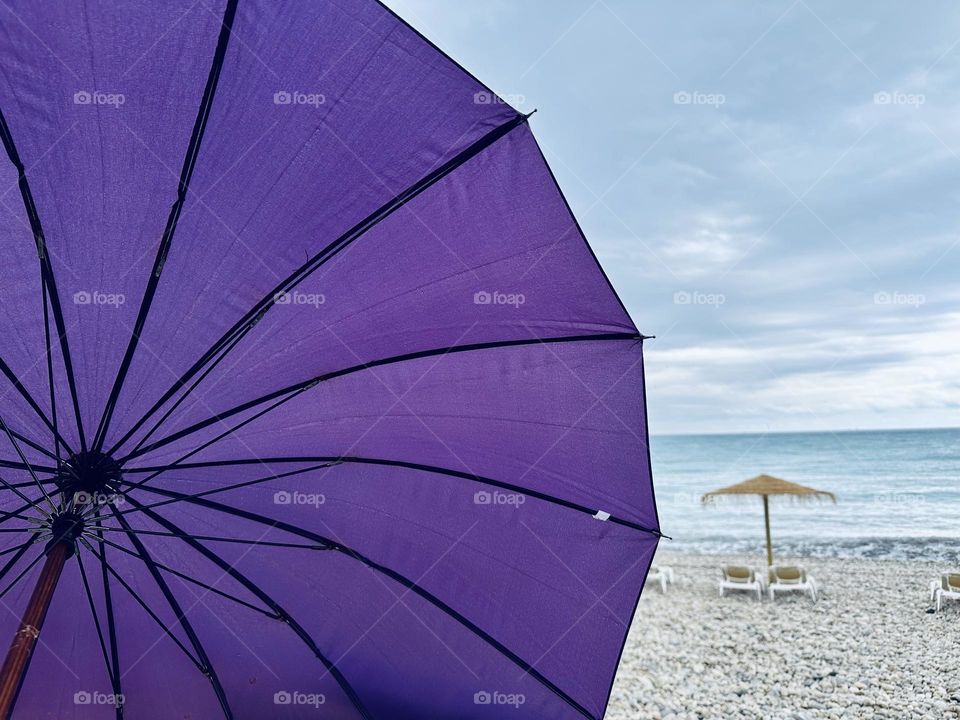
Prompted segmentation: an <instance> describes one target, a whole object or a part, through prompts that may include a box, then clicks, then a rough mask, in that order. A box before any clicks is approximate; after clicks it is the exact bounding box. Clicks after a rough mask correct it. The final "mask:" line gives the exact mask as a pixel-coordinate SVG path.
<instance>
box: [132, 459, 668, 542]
mask: <svg viewBox="0 0 960 720" xmlns="http://www.w3.org/2000/svg"><path fill="white" fill-rule="evenodd" d="M291 462H295V463H301V462H312V463H323V464H319V465H311V466H310V467H306V468H300V469H298V470H291V471H290V472H287V473H278V474H275V475H270V476H266V477H262V478H257V479H256V480H248V481H246V482H242V483H237V484H235V485H226V486H223V487H217V488H214V489H213V490H205V491H203V492H199V493H192V494H189V495H188V497H191V498H196V497H206V496H208V495H215V494H217V493H222V492H228V491H230V490H236V489H239V488H243V487H246V486H249V485H256V484H259V483H264V482H268V481H270V480H276V479H280V478H284V477H289V476H291V475H298V474H302V473H306V472H310V471H313V470H322V469H324V468H327V467H333V466H334V465H340V464H344V465H347V464H357V465H377V466H384V467H398V468H406V469H408V470H417V471H422V472H427V473H433V474H436V475H445V476H448V477H452V478H458V479H461V480H467V481H470V482H475V483H478V484H481V485H489V486H491V487H497V488H500V489H502V490H506V491H508V492H512V493H517V494H520V495H527V496H529V497H534V498H537V499H538V500H542V501H544V502H547V503H550V504H552V505H559V506H562V507H565V508H568V509H570V510H574V511H576V512H580V513H584V514H587V515H590V516H591V517H593V516H595V515H596V514H597V512H599V511H600V509H601V508H589V507H586V506H585V505H581V504H579V503H575V502H572V501H570V500H564V499H563V498H559V497H556V496H554V495H550V494H549V493H544V492H540V491H539V490H531V489H529V488H525V487H523V486H520V485H514V484H512V483H508V482H505V481H503V480H495V479H493V478H489V477H484V476H483V475H474V474H472V473H468V472H463V471H461V470H454V469H452V468H445V467H440V466H438V465H426V464H423V463H415V462H408V461H406V460H390V459H386V458H374V457H359V456H350V455H347V456H341V457H335V456H332V455H331V456H326V457H324V456H313V457H291V458H263V459H249V460H238V461H230V460H217V461H212V462H209V463H189V464H186V465H179V466H177V467H176V468H174V469H180V470H186V469H190V468H196V467H222V466H229V465H260V464H269V463H291ZM167 469H168V468H166V467H154V468H131V469H130V470H128V471H127V472H128V473H132V472H145V471H147V470H150V471H158V472H163V471H165V470H167ZM126 484H129V485H131V489H135V488H136V487H139V486H140V483H126ZM177 502H183V501H182V500H178V499H170V500H161V501H158V502H156V503H151V504H150V505H148V506H147V507H151V508H152V507H161V506H163V505H170V504H172V503H177ZM122 512H123V513H124V514H129V513H131V512H136V510H135V509H134V510H124V511H122ZM607 522H610V523H614V524H616V525H622V526H624V527H629V528H632V529H634V530H638V531H640V532H643V533H647V534H650V535H655V536H657V537H664V535H663V533H661V532H660V531H659V530H657V529H654V528H649V527H645V526H643V525H641V524H639V523H636V522H633V521H632V520H627V519H624V518H619V517H616V516H614V515H611V516H610V517H609V518H608V519H607Z"/></svg>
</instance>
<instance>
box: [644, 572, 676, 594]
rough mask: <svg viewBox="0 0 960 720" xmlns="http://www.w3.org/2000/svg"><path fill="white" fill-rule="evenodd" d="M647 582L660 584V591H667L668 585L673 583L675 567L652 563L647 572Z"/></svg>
mask: <svg viewBox="0 0 960 720" xmlns="http://www.w3.org/2000/svg"><path fill="white" fill-rule="evenodd" d="M647 582H650V583H655V584H657V585H659V586H660V592H663V593H665V592H666V591H667V585H673V568H671V567H668V566H667V565H651V566H650V572H649V573H647Z"/></svg>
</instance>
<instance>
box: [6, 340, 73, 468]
mask: <svg viewBox="0 0 960 720" xmlns="http://www.w3.org/2000/svg"><path fill="white" fill-rule="evenodd" d="M0 372H2V373H3V374H4V375H5V376H6V378H7V379H8V380H9V381H10V383H11V384H12V385H13V387H14V388H15V389H16V391H17V392H18V393H20V395H21V396H22V397H23V399H24V400H26V401H27V404H28V405H29V406H30V407H31V409H32V410H33V411H34V412H35V413H36V414H37V416H38V417H39V418H40V420H41V421H42V422H43V424H44V425H46V427H47V428H48V429H49V430H50V431H52V432H57V429H56V427H55V426H54V424H53V423H52V422H50V419H49V418H48V417H47V416H46V413H44V412H43V408H41V407H40V406H39V405H38V404H37V401H36V400H34V399H33V396H32V395H31V394H30V391H29V390H27V388H26V387H24V385H23V383H22V382H20V378H18V377H17V375H16V373H14V372H13V370H12V369H11V368H10V366H9V365H7V363H6V362H4V360H3V358H0ZM18 437H19V436H18ZM59 437H60V442H61V444H63V445H64V447H67V449H68V450H70V448H69V447H68V446H67V443H66V440H64V438H63V436H62V435H60V436H59ZM20 439H21V440H26V439H25V438H23V437H21V438H20ZM28 444H30V446H31V447H34V448H35V449H37V450H40V452H43V453H45V454H46V455H49V456H50V457H51V458H55V457H56V455H54V454H52V453H51V452H50V451H49V450H47V449H46V448H41V447H39V446H36V445H34V444H33V443H28ZM71 452H72V451H71Z"/></svg>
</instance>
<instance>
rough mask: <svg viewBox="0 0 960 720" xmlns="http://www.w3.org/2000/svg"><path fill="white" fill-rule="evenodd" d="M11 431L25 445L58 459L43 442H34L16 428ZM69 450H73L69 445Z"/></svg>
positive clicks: (52, 458)
mask: <svg viewBox="0 0 960 720" xmlns="http://www.w3.org/2000/svg"><path fill="white" fill-rule="evenodd" d="M10 433H11V434H12V435H13V436H14V437H15V438H16V439H17V440H19V441H20V442H22V443H23V444H24V445H27V446H29V447H31V448H33V449H34V450H36V451H37V452H39V453H42V454H43V455H46V456H47V457H48V458H50V459H51V460H56V459H57V456H56V455H54V454H53V453H52V452H50V451H49V450H47V449H46V448H45V447H44V446H43V445H41V444H39V443H37V442H34V441H33V440H31V439H30V438H28V437H26V436H25V435H22V434H21V433H18V432H16V431H15V430H11V431H10ZM67 450H68V451H70V452H73V451H72V450H70V448H69V447H67ZM24 469H26V468H24Z"/></svg>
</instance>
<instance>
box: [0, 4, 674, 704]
mask: <svg viewBox="0 0 960 720" xmlns="http://www.w3.org/2000/svg"><path fill="white" fill-rule="evenodd" d="M4 12H5V13H6V19H7V22H6V23H5V32H4V37H3V40H2V41H0V62H2V66H3V68H4V73H3V75H2V77H0V136H2V141H3V147H4V151H5V154H4V156H3V161H2V162H0V187H2V191H3V195H2V196H0V197H2V203H0V214H2V216H3V218H2V222H0V252H2V254H3V257H2V262H0V276H2V277H0V308H2V309H3V311H2V312H0V336H2V337H3V343H2V346H0V373H2V375H3V378H2V379H0V380H2V382H3V386H2V388H0V393H2V395H0V429H2V433H0V563H2V567H0V602H2V604H3V605H4V606H5V607H6V608H7V610H8V612H4V613H0V637H2V636H3V634H5V635H6V636H7V637H15V641H14V644H13V647H12V648H11V652H10V653H9V654H8V657H7V661H6V663H5V664H4V667H3V670H2V671H0V709H4V710H6V709H8V708H9V707H10V705H11V704H13V703H14V701H15V703H16V704H15V709H14V716H15V717H23V718H54V717H57V718H71V717H76V718H86V717H108V716H116V717H121V716H126V717H133V718H148V719H149V718H170V717H194V718H214V717H227V718H233V717H236V718H264V717H291V718H293V717H315V716H317V710H318V709H321V710H322V711H323V712H324V713H325V716H326V717H331V718H388V719H390V720H395V719H398V718H399V719H401V720H402V719H403V718H472V717H482V718H490V717H516V716H517V715H516V709H517V708H518V707H521V706H522V708H523V710H524V715H525V716H528V717H551V718H600V717H601V716H602V715H603V713H604V710H605V707H606V704H607V701H608V698H609V694H610V690H611V687H612V681H613V676H614V673H615V670H616V667H617V664H618V661H619V657H620V653H621V651H622V648H623V645H624V643H625V639H626V635H627V630H628V627H629V625H630V622H631V619H632V616H633V613H634V611H635V609H636V605H637V601H638V598H639V594H640V590H641V588H642V586H643V581H644V578H645V575H646V572H647V570H648V567H649V564H650V561H651V558H652V556H653V553H654V551H655V549H656V545H657V541H658V539H659V537H660V533H659V529H658V520H657V514H656V508H655V504H654V497H653V487H652V482H651V473H650V461H649V454H648V450H647V434H646V424H647V423H646V410H645V406H644V385H643V363H642V346H643V340H644V337H643V336H642V335H641V334H640V333H639V332H638V330H637V328H636V327H635V325H634V323H633V322H632V320H631V319H630V317H629V316H628V314H627V312H626V310H625V309H624V306H623V304H622V303H621V302H620V300H619V298H618V297H617V295H616V293H615V291H614V290H613V288H612V287H611V285H610V283H609V281H608V280H607V277H606V276H605V274H604V272H603V270H602V269H601V268H600V267H599V265H598V264H597V261H596V259H595V257H594V255H593V253H592V252H591V250H590V248H589V246H588V245H587V243H586V240H585V238H584V236H583V233H582V232H581V230H580V228H579V226H578V224H577V222H576V220H575V218H574V217H573V215H572V213H571V211H570V208H569V206H568V204H567V203H566V201H565V199H564V197H563V195H562V193H561V192H560V190H559V188H558V186H557V184H556V182H555V180H554V177H553V175H552V173H551V171H550V168H549V167H548V166H547V164H546V162H545V160H544V157H543V154H542V153H541V151H540V148H539V147H538V145H537V142H536V140H535V139H534V137H533V135H532V133H531V130H530V127H529V123H528V116H527V115H524V114H522V113H520V112H518V111H517V110H516V109H514V108H513V107H511V106H510V105H508V104H507V103H505V102H503V101H502V100H501V99H500V98H499V97H497V96H496V95H495V94H494V93H493V92H492V91H491V90H490V89H489V88H487V87H486V86H484V85H483V84H482V83H480V82H479V81H478V80H477V79H476V78H474V77H473V76H471V75H470V74H469V73H468V72H466V71H465V70H464V69H463V68H461V67H460V66H459V65H457V64H456V63H455V62H454V61H452V60H451V59H450V58H449V57H447V56H446V55H444V54H443V53H442V52H440V51H439V50H438V49H437V48H436V47H435V46H433V45H432V44H431V43H430V42H429V41H427V40H426V39H425V38H424V37H422V36H421V35H420V34H419V33H417V32H416V31H415V30H414V29H412V28H411V27H410V26H408V25H407V24H406V23H404V22H403V21H402V20H401V19H400V18H398V17H397V16H396V15H394V14H393V13H392V12H391V11H390V10H389V9H387V8H386V7H385V6H383V5H382V4H380V3H378V2H374V1H373V0H322V1H317V2H310V3H277V2H267V1H266V0H211V2H204V3H195V2H193V1H192V0H184V1H183V2H163V3H156V2H146V1H145V0H131V1H130V2H124V3H109V2H107V3H60V4H56V5H48V4H42V5H41V4H38V3H32V2H26V1H23V2H9V3H6V4H5V6H4ZM18 619H21V620H22V622H18ZM38 634H39V641H38V640H37V636H38ZM28 664H29V668H28Z"/></svg>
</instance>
